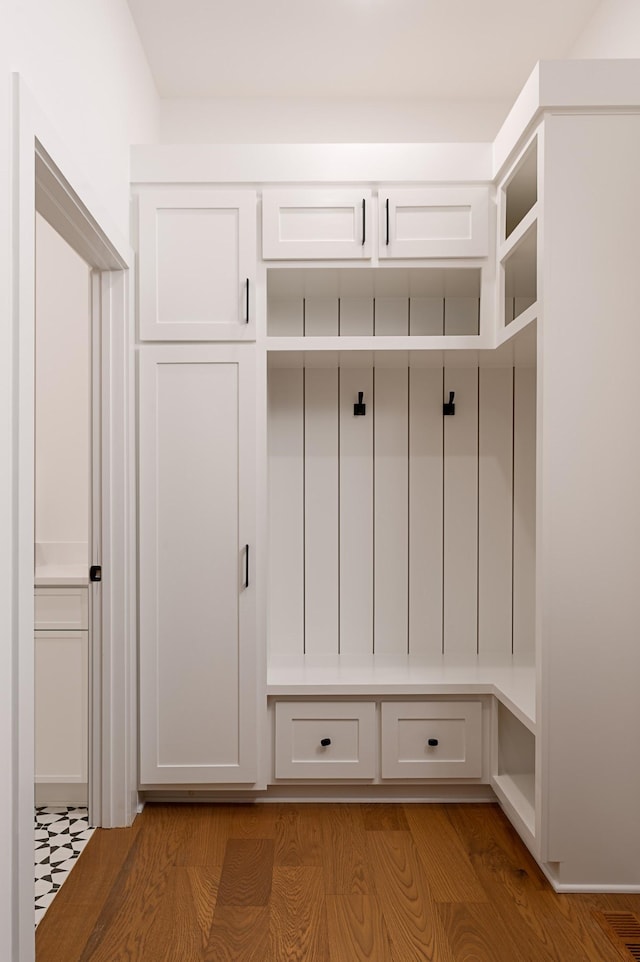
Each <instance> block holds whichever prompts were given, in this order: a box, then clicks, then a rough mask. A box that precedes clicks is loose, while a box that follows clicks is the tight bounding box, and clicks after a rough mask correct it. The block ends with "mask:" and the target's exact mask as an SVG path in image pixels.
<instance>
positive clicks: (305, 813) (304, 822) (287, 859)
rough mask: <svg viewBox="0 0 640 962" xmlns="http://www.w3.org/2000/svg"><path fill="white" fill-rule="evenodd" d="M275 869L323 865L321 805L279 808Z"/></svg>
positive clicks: (281, 806)
mask: <svg viewBox="0 0 640 962" xmlns="http://www.w3.org/2000/svg"><path fill="white" fill-rule="evenodd" d="M274 808H276V834H275V859H274V862H275V864H276V865H291V866H294V865H316V866H320V865H322V818H323V811H322V808H323V806H321V805H278V806H274Z"/></svg>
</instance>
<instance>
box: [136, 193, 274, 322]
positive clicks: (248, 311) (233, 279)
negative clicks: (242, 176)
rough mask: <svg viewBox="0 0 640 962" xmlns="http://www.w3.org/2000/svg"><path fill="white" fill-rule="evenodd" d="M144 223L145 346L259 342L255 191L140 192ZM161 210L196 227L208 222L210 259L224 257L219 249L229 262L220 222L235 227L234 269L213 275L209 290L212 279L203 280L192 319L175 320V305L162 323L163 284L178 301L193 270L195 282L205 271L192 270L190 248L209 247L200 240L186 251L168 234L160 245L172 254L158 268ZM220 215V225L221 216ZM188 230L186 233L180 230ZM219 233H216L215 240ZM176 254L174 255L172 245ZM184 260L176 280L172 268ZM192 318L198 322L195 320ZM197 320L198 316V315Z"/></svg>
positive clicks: (141, 274) (142, 296)
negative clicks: (210, 342) (186, 219)
mask: <svg viewBox="0 0 640 962" xmlns="http://www.w3.org/2000/svg"><path fill="white" fill-rule="evenodd" d="M138 205H139V207H138V217H139V277H138V285H139V297H138V303H139V325H140V340H141V341H229V340H231V341H251V340H255V336H256V320H255V319H256V283H255V282H256V209H257V208H256V192H255V191H252V190H235V191H234V190H191V189H189V188H186V187H185V188H181V189H175V188H174V189H171V190H152V191H147V190H145V191H143V192H141V193H140V194H139V197H138ZM162 212H168V213H171V212H173V213H174V214H175V215H176V217H177V216H178V215H180V214H183V215H185V216H186V217H187V218H189V217H190V216H192V217H193V224H194V229H195V225H196V224H198V226H199V227H200V229H201V230H204V228H203V226H202V223H199V221H200V219H201V217H202V216H204V217H205V219H206V217H207V215H209V217H210V219H211V220H210V224H211V225H212V226H211V227H210V231H209V235H208V240H209V241H210V242H211V244H212V260H211V261H210V263H215V261H216V258H217V257H219V256H220V254H219V253H217V252H216V250H215V245H216V244H217V245H218V246H219V248H220V251H221V252H227V253H225V256H227V254H228V251H229V238H228V236H227V235H226V234H224V233H223V231H222V227H223V226H226V227H227V231H228V227H229V225H228V223H227V224H226V225H225V224H224V221H223V218H225V219H226V220H227V221H228V219H229V218H231V219H232V220H234V223H233V224H232V235H233V242H234V244H235V245H236V249H235V252H234V257H235V268H236V269H235V271H234V270H231V271H227V270H226V269H223V267H222V266H221V267H220V269H219V271H218V272H217V273H214V274H213V277H212V278H211V279H210V281H211V283H210V284H208V283H207V281H208V278H207V276H201V278H200V288H201V289H200V294H201V297H202V298H204V296H205V294H206V297H207V303H204V300H202V301H201V304H198V303H197V292H196V293H195V294H193V293H192V295H191V296H193V297H195V298H196V302H195V303H194V304H191V305H190V307H189V308H186V309H185V310H187V311H188V312H189V313H191V315H192V316H190V317H184V318H183V317H182V316H179V315H178V314H177V308H176V305H175V303H173V304H171V303H170V304H169V306H168V307H167V308H166V309H167V310H169V312H170V313H171V314H172V315H173V316H172V317H170V318H169V319H168V320H166V321H163V320H162V319H161V316H162V311H163V302H162V291H161V287H160V278H161V276H162V278H163V281H162V283H163V284H164V285H165V288H168V289H169V291H170V296H169V300H170V301H173V302H175V300H176V298H177V297H179V295H180V291H184V290H185V287H186V286H187V284H186V280H187V277H186V275H188V273H189V272H190V270H191V268H193V272H194V275H195V279H196V280H197V279H198V274H200V275H202V274H203V273H204V271H203V270H202V269H201V268H202V265H199V264H197V263H194V264H190V262H189V258H190V257H191V255H192V252H193V250H199V249H201V248H204V247H205V244H204V243H203V238H201V239H199V240H198V239H195V240H194V243H193V244H192V245H191V246H190V247H189V249H187V247H186V244H184V243H183V241H184V237H181V236H180V235H178V234H176V236H175V237H174V238H172V237H171V235H170V232H169V231H167V232H166V235H165V237H164V240H163V247H166V248H167V250H166V252H165V254H164V260H163V262H162V263H161V239H160V232H159V216H160V214H161V213H162ZM217 215H220V224H217V223H216V220H215V218H216V216H217ZM183 230H184V228H183ZM216 230H218V234H216ZM172 243H173V244H175V250H174V252H173V254H171V245H172ZM178 257H180V263H179V265H178V268H177V272H176V275H175V276H173V277H172V276H171V266H172V265H173V264H175V263H176V259H177V258H178ZM194 312H195V316H194ZM198 315H199V316H198Z"/></svg>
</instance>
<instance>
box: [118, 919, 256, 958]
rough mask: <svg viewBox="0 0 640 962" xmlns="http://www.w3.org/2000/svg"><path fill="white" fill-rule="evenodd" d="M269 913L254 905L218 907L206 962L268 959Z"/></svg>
mask: <svg viewBox="0 0 640 962" xmlns="http://www.w3.org/2000/svg"><path fill="white" fill-rule="evenodd" d="M269 914H270V913H269V909H268V908H266V907H257V906H254V905H248V906H240V905H224V906H218V907H217V908H216V911H215V914H214V916H213V925H212V926H211V934H210V936H209V943H208V945H207V948H206V951H205V954H204V958H205V962H265V959H268V958H269ZM131 962H134V960H133V959H132V960H131ZM136 962H137V960H136Z"/></svg>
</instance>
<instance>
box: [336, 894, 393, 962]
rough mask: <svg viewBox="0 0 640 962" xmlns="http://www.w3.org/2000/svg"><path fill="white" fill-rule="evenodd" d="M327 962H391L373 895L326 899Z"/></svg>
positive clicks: (391, 957) (384, 928) (387, 938)
mask: <svg viewBox="0 0 640 962" xmlns="http://www.w3.org/2000/svg"><path fill="white" fill-rule="evenodd" d="M327 922H328V926H329V947H330V951H331V962H394V960H393V956H392V955H391V945H390V942H389V933H388V932H387V927H386V925H385V922H384V917H383V914H382V910H381V906H380V904H379V903H378V900H377V899H376V897H375V896H373V895H328V896H327Z"/></svg>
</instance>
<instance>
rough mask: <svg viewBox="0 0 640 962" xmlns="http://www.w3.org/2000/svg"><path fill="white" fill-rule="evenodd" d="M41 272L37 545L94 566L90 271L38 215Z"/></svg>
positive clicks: (38, 294) (38, 274)
mask: <svg viewBox="0 0 640 962" xmlns="http://www.w3.org/2000/svg"><path fill="white" fill-rule="evenodd" d="M36 265H37V266H36V447H35V461H36V499H35V512H36V518H35V524H36V531H35V540H36V544H37V545H39V544H47V545H54V544H55V545H57V544H61V543H69V542H75V543H76V544H84V545H85V546H86V548H85V553H84V555H83V556H81V557H80V556H79V557H78V561H85V562H86V563H87V564H88V563H89V556H88V551H87V550H86V549H87V548H88V541H89V485H90V471H89V457H90V453H89V423H90V404H89V401H90V398H89V369H90V336H89V335H90V317H89V313H90V312H89V296H90V283H89V281H90V269H89V266H88V265H87V264H86V263H85V262H84V261H83V260H82V259H81V258H80V257H78V255H77V254H76V253H75V251H73V250H72V249H71V248H70V247H69V245H68V244H66V243H65V241H63V240H62V238H61V237H60V235H59V234H56V232H55V231H54V230H53V228H52V227H50V226H49V224H48V223H47V222H46V221H45V220H44V219H43V218H42V217H40V216H39V215H38V216H37V217H36ZM54 550H55V549H54ZM53 557H55V555H54V556H53Z"/></svg>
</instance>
